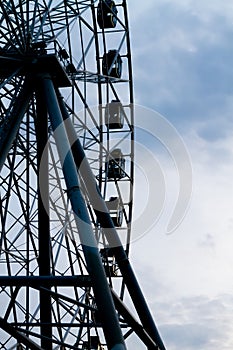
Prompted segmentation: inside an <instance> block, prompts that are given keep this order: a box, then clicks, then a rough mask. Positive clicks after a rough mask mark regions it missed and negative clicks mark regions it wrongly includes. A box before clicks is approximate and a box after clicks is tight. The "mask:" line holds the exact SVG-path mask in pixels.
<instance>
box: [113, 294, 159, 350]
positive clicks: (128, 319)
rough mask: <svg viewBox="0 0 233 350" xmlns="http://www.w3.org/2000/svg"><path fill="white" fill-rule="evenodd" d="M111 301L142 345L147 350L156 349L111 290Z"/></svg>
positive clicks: (154, 344) (152, 341) (151, 340)
mask: <svg viewBox="0 0 233 350" xmlns="http://www.w3.org/2000/svg"><path fill="white" fill-rule="evenodd" d="M112 296H113V301H114V303H115V306H116V309H117V310H118V312H119V313H120V314H121V315H122V316H123V317H124V319H125V321H126V322H127V324H128V325H129V327H131V328H132V329H133V331H134V332H135V333H136V334H137V335H138V337H139V338H140V339H141V340H142V341H143V343H144V344H145V345H146V346H147V347H148V349H151V350H152V349H153V350H156V349H158V347H157V345H156V343H155V341H154V340H153V339H152V338H151V337H150V336H149V335H148V333H147V332H146V331H145V329H144V328H143V327H142V325H141V324H140V323H138V321H137V320H136V319H135V317H134V316H133V315H132V314H131V312H130V311H129V310H128V309H127V308H126V306H125V305H124V303H123V301H122V300H121V299H120V298H119V297H118V295H117V294H116V293H115V292H114V290H113V289H112Z"/></svg>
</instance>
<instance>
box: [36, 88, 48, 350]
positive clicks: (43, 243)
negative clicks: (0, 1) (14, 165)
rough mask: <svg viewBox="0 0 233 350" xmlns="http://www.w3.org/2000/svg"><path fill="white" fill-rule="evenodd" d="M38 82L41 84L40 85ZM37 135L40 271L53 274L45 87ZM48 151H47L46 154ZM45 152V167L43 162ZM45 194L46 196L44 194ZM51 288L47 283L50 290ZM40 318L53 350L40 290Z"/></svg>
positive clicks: (44, 343)
mask: <svg viewBox="0 0 233 350" xmlns="http://www.w3.org/2000/svg"><path fill="white" fill-rule="evenodd" d="M38 85H39V84H38ZM36 102H37V104H36V117H37V120H36V135H37V156H38V171H39V172H40V186H41V185H43V202H42V198H41V191H40V186H39V183H38V231H39V259H38V262H39V274H40V276H50V274H51V270H50V224H49V214H48V213H49V179H48V174H49V170H48V151H47V148H46V144H47V140H48V115H47V108H46V104H45V103H44V100H43V95H42V88H41V87H40V86H39V87H38V89H37V91H36ZM46 152H47V153H46ZM42 154H43V168H40V161H41V157H42ZM45 194H46V195H45ZM49 288H50V287H49V286H46V289H47V290H48V289H49ZM40 321H41V323H42V325H41V336H42V340H41V347H42V348H43V349H46V350H52V342H51V340H50V339H51V338H52V327H51V326H50V324H51V322H52V316H51V297H50V295H49V293H47V292H46V293H45V292H43V291H40Z"/></svg>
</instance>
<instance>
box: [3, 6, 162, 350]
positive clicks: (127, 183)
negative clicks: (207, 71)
mask: <svg viewBox="0 0 233 350" xmlns="http://www.w3.org/2000/svg"><path fill="white" fill-rule="evenodd" d="M133 115H134V111H133V82H132V67H131V51H130V37H129V25H128V16H127V4H126V0H123V1H111V0H100V1H95V0H86V1H85V0H83V1H78V0H63V1H61V0H6V1H4V2H0V170H1V174H0V222H1V228H0V305H1V308H0V349H7V350H10V349H17V350H22V349H40V350H41V349H44V350H52V349H59V350H64V349H96V350H97V349H99V350H100V349H114V350H121V349H126V348H128V347H127V342H128V339H129V338H130V337H131V335H132V334H135V335H136V336H137V337H138V342H139V344H141V345H140V346H141V347H140V348H145V347H146V348H149V349H160V350H164V349H165V347H164V345H163V342H162V340H161V338H160V336H159V333H158V331H157V328H156V326H155V324H154V322H153V319H152V317H151V314H150V312H149V309H148V307H147V305H146V302H145V299H144V297H143V295H142V292H141V290H140V287H139V284H138V282H137V280H136V277H135V275H134V272H133V270H132V267H131V265H130V263H129V251H130V240H131V222H132V206H133V176H134V172H133V160H134V151H133V141H134V118H133ZM125 300H131V302H132V305H134V309H135V310H134V311H132V312H131V311H129V309H128V308H127V306H126V305H127V303H126V301H125Z"/></svg>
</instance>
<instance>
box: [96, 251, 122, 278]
mask: <svg viewBox="0 0 233 350" xmlns="http://www.w3.org/2000/svg"><path fill="white" fill-rule="evenodd" d="M100 255H101V258H102V261H103V266H104V270H105V273H106V276H107V277H117V276H118V272H119V268H118V265H117V263H116V259H115V255H114V254H113V251H112V249H111V248H103V249H101V250H100Z"/></svg>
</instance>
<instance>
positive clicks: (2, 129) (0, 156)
mask: <svg viewBox="0 0 233 350" xmlns="http://www.w3.org/2000/svg"><path fill="white" fill-rule="evenodd" d="M32 93H33V89H32V84H31V81H29V80H28V79H26V80H25V81H24V84H23V86H22V88H21V90H20V92H19V94H18V96H17V97H16V98H15V102H14V105H13V107H12V111H10V113H9V115H8V116H7V117H6V119H5V120H4V121H3V123H2V124H1V126H0V150H1V152H0V171H1V169H2V167H3V164H4V163H5V160H6V157H7V155H8V153H9V150H10V148H11V146H12V143H13V142H14V140H15V138H16V135H17V133H18V130H19V127H20V124H21V122H22V119H23V117H24V114H25V113H26V111H27V108H28V105H29V102H30V99H31V97H32Z"/></svg>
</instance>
